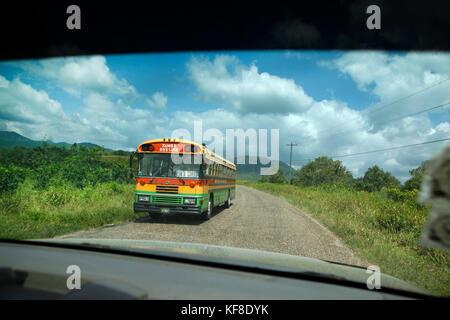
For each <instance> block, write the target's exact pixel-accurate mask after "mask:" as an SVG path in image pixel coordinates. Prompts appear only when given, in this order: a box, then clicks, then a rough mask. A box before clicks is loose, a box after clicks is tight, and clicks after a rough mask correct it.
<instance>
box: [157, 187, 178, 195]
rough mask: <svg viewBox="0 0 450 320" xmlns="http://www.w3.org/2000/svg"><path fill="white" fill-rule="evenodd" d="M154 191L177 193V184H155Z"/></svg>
mask: <svg viewBox="0 0 450 320" xmlns="http://www.w3.org/2000/svg"><path fill="white" fill-rule="evenodd" d="M156 192H158V193H172V194H177V193H178V186H164V185H157V186H156Z"/></svg>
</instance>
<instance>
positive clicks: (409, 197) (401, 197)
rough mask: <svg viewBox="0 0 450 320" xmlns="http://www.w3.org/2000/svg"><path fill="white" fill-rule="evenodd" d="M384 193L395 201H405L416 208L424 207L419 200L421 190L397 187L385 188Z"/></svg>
mask: <svg viewBox="0 0 450 320" xmlns="http://www.w3.org/2000/svg"><path fill="white" fill-rule="evenodd" d="M382 193H383V194H385V195H386V197H387V198H389V199H392V200H393V201H395V202H403V203H405V204H407V205H409V206H411V207H414V208H423V207H424V205H422V204H421V203H419V202H418V197H419V190H417V189H413V190H405V191H401V190H399V189H397V188H383V189H382Z"/></svg>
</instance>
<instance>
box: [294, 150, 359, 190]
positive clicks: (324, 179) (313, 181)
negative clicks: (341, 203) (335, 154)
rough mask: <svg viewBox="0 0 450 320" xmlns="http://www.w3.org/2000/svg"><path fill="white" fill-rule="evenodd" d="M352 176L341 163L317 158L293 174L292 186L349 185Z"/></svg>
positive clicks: (325, 158)
mask: <svg viewBox="0 0 450 320" xmlns="http://www.w3.org/2000/svg"><path fill="white" fill-rule="evenodd" d="M352 179H353V177H352V174H351V173H350V171H348V170H347V168H345V167H344V166H343V165H342V162H341V161H333V159H330V158H328V157H319V158H317V159H315V160H314V161H312V162H310V163H308V164H307V165H305V166H303V167H301V169H300V170H297V171H296V172H295V175H294V178H293V179H292V184H295V185H299V186H304V187H311V186H320V185H327V184H343V185H349V184H351V182H352Z"/></svg>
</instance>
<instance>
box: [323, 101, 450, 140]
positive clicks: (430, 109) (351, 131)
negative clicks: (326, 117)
mask: <svg viewBox="0 0 450 320" xmlns="http://www.w3.org/2000/svg"><path fill="white" fill-rule="evenodd" d="M448 105H450V102H446V103H444V104H441V105H438V106H435V107H431V108H428V109H424V110H420V111H417V112H413V113H408V114H405V115H402V116H400V117H397V118H392V119H389V120H385V121H379V122H374V123H373V124H372V125H382V124H386V123H389V122H392V121H397V120H401V119H404V118H407V117H411V116H415V115H418V114H421V113H426V112H429V111H432V110H435V109H438V108H442V107H446V106H448ZM368 127H369V126H365V127H362V128H360V129H367V128H368ZM346 133H353V130H343V131H338V132H334V133H331V134H329V135H327V136H326V137H329V136H331V135H337V134H339V135H342V134H346Z"/></svg>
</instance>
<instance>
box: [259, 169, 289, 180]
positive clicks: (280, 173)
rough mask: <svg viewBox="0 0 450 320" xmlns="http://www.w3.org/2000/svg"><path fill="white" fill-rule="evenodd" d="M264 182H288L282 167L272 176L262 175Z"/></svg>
mask: <svg viewBox="0 0 450 320" xmlns="http://www.w3.org/2000/svg"><path fill="white" fill-rule="evenodd" d="M261 181H262V182H271V183H287V180H286V178H285V177H284V175H283V171H281V169H278V171H277V173H275V174H274V175H271V176H262V177H261Z"/></svg>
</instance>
